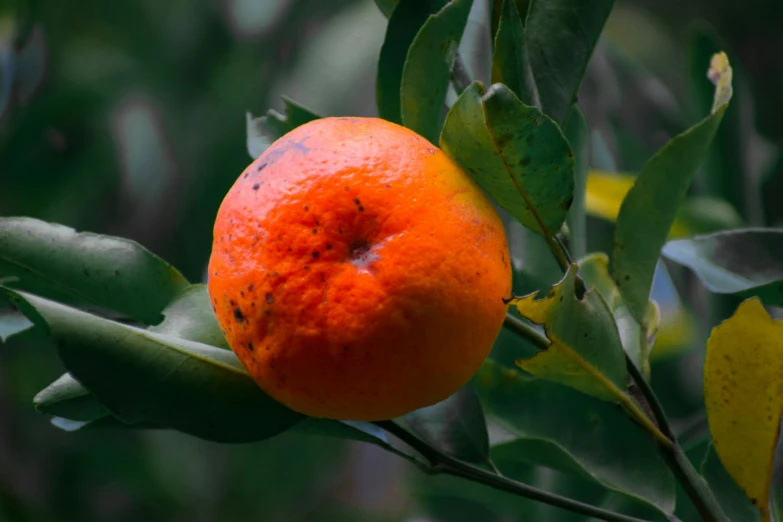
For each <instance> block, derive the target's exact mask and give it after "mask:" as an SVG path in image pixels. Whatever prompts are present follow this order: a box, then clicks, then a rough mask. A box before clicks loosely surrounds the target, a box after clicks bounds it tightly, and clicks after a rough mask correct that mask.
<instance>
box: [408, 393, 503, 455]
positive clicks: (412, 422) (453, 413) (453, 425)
mask: <svg viewBox="0 0 783 522" xmlns="http://www.w3.org/2000/svg"><path fill="white" fill-rule="evenodd" d="M404 419H405V422H406V423H407V424H408V425H409V426H410V427H411V429H412V431H413V432H414V433H416V434H417V435H418V436H419V437H421V438H422V439H423V440H424V441H426V442H428V443H429V444H430V445H431V446H434V447H435V448H437V449H439V450H440V451H442V452H444V453H446V454H448V455H451V456H453V457H456V458H458V459H461V460H467V461H469V462H476V463H479V464H486V463H487V462H488V459H489V438H488V436H487V423H486V421H485V420H484V412H483V410H482V409H481V403H480V402H479V400H478V397H477V396H476V393H475V392H474V391H473V388H472V387H471V386H470V385H465V386H463V387H462V388H460V389H459V390H458V391H457V392H456V393H454V394H453V395H451V397H449V398H448V399H446V400H444V401H441V402H439V403H437V404H435V405H433V406H428V407H427V408H421V409H419V410H416V411H413V412H411V413H409V414H407V415H405V417H404Z"/></svg>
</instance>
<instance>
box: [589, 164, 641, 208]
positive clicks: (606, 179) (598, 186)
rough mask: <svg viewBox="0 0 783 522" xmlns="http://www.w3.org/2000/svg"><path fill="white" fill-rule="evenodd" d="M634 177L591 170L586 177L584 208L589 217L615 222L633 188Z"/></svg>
mask: <svg viewBox="0 0 783 522" xmlns="http://www.w3.org/2000/svg"><path fill="white" fill-rule="evenodd" d="M635 179H636V176H633V175H631V174H621V173H619V172H605V171H602V170H591V171H590V173H589V174H588V175H587V194H586V196H585V208H586V209H587V213H588V214H590V215H591V216H595V217H599V218H601V219H606V220H607V221H616V220H617V214H619V213H620V205H622V203H623V199H625V195H626V194H628V191H629V190H631V187H633V182H634V180H635Z"/></svg>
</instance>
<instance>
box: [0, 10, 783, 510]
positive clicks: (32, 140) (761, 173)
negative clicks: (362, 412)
mask: <svg viewBox="0 0 783 522" xmlns="http://www.w3.org/2000/svg"><path fill="white" fill-rule="evenodd" d="M488 3H489V2H488V1H487V0H476V1H475V8H474V11H473V13H472V14H471V18H470V22H469V25H468V28H467V32H466V36H465V41H464V42H463V47H462V52H463V54H464V56H465V57H466V60H467V62H468V64H469V65H470V67H471V69H472V72H473V75H474V77H476V78H478V79H482V80H484V81H487V80H488V76H489V63H488V61H487V59H486V56H487V50H488V49H489V39H488V38H489V37H488V26H489V25H488V22H487V19H488V16H487V13H488V8H487V4H488ZM780 27H783V2H780V0H746V1H744V2H735V1H731V0H633V1H632V0H627V1H622V0H618V2H617V6H616V8H615V11H614V12H613V14H612V17H611V19H610V21H609V23H608V24H607V28H606V31H605V35H604V37H603V38H602V40H601V42H600V44H599V46H598V48H597V50H596V53H595V56H594V58H593V60H592V62H591V65H590V68H589V70H588V74H587V77H586V79H585V82H584V84H583V89H582V92H581V93H580V105H581V107H582V108H583V110H584V111H585V113H586V115H587V119H588V123H589V124H590V126H591V129H592V157H591V164H592V166H594V167H596V168H601V169H607V170H620V171H627V172H633V171H636V170H638V169H639V168H640V167H641V166H642V165H643V164H644V162H645V161H646V159H647V158H648V157H649V156H650V155H651V154H652V153H653V152H654V151H655V150H657V148H659V147H660V146H661V145H662V144H663V143H665V142H666V140H667V139H668V138H669V137H671V136H672V135H674V134H676V133H677V132H679V131H681V130H683V129H684V128H686V127H687V125H689V124H691V123H693V122H694V121H696V120H697V119H698V118H699V117H701V116H703V115H704V114H705V113H706V110H707V109H705V108H704V106H703V104H702V103H700V102H699V97H698V96H696V95H695V94H694V91H698V90H699V88H700V86H701V88H703V85H702V83H699V82H706V80H704V78H703V74H704V71H705V70H706V63H699V64H698V67H697V68H696V69H694V66H693V60H694V57H695V56H699V49H700V47H699V42H703V41H705V39H706V40H709V41H713V40H714V38H713V35H719V38H720V39H721V40H722V41H723V42H725V48H726V49H727V50H728V51H729V54H730V56H731V57H732V61H733V65H734V66H735V70H736V72H737V82H736V84H737V87H736V97H735V101H734V102H733V104H732V107H733V108H732V111H733V112H732V113H731V115H730V118H733V119H731V120H730V119H729V118H728V117H727V122H724V127H727V124H728V128H729V129H730V130H727V131H725V132H723V133H722V134H721V138H720V139H721V141H720V146H719V147H718V148H717V149H716V150H714V151H713V156H712V157H711V159H710V162H708V164H707V167H706V170H707V171H708V172H711V171H710V169H713V170H714V171H716V172H717V171H721V172H726V171H728V172H729V175H728V176H724V177H723V178H720V179H722V180H723V181H722V182H720V183H713V182H710V181H709V180H710V179H716V178H715V177H712V178H707V177H706V176H705V177H703V178H702V179H701V181H700V182H699V183H697V185H696V188H695V191H697V192H699V193H702V194H706V195H711V196H713V197H716V198H719V199H722V200H724V201H725V203H727V204H728V205H729V206H728V207H725V206H724V207H721V208H719V209H717V210H714V209H713V210H714V212H717V213H718V214H721V213H723V214H725V215H723V216H722V217H723V218H725V219H726V220H728V221H732V222H734V221H736V222H743V223H748V224H761V223H764V222H766V223H768V224H776V223H779V222H780V220H781V218H782V217H783V205H781V204H780V203H779V202H778V199H779V198H780V196H783V190H782V189H783V154H781V153H780V148H779V145H780V144H781V142H783V31H781V30H780ZM384 31H385V18H384V17H383V15H382V14H381V13H380V11H379V10H378V9H377V7H376V6H375V4H374V2H373V1H372V0H327V1H324V0H200V1H193V0H168V1H166V2H161V1H159V0H113V1H111V2H106V1H102V0H79V1H75V0H74V1H54V0H49V1H47V0H41V1H38V2H34V1H18V0H17V1H14V0H0V215H2V216H9V215H27V216H34V217H37V218H40V219H44V220H48V221H56V222H60V223H64V224H66V225H69V226H72V227H75V228H77V229H80V230H90V231H95V232H100V233H106V234H114V235H120V236H125V237H130V238H133V239H135V240H137V241H139V242H140V243H142V244H143V245H145V246H146V247H148V248H150V249H151V250H153V251H154V252H155V253H157V254H159V255H161V256H162V257H164V258H165V259H167V260H169V261H170V262H171V263H173V264H174V265H175V266H176V267H178V268H179V269H180V270H181V271H182V272H183V273H184V274H185V276H186V277H188V278H189V279H190V280H191V281H194V282H196V281H200V280H202V278H203V274H204V269H205V265H206V262H207V259H208V256H209V249H210V245H211V225H212V222H213V219H214V216H215V213H216V211H217V208H218V205H219V204H220V201H221V199H222V197H223V195H224V194H225V193H226V191H227V190H228V188H229V187H230V186H231V184H232V183H233V181H234V180H235V178H236V177H237V176H238V174H239V173H240V172H241V171H242V170H243V168H244V167H245V166H246V165H247V164H248V163H249V162H250V157H249V155H248V152H247V149H246V145H245V115H246V113H247V112H250V113H252V114H253V115H261V114H263V113H265V112H266V110H267V109H269V108H275V109H278V110H279V109H281V108H282V103H281V101H280V98H279V97H280V95H287V96H289V97H291V98H293V99H294V100H296V101H298V102H300V103H302V104H304V105H306V106H307V107H309V108H311V109H313V110H314V111H316V112H318V113H320V114H322V115H363V116H371V115H375V114H376V110H375V106H374V82H375V67H376V61H377V56H378V53H379V50H380V47H381V43H382V41H383V35H384ZM707 85H708V84H707ZM710 165H712V166H710ZM726 208H728V210H726ZM727 216H728V217H727ZM719 217H720V216H719ZM589 225H590V233H591V235H590V241H589V247H590V249H591V250H592V249H606V248H607V245H610V244H611V243H610V241H611V235H610V234H611V224H609V223H606V222H603V221H600V220H597V219H592V220H591V221H590V224H589ZM509 234H510V235H511V236H512V237H511V240H512V250H513V252H512V253H513V254H514V256H515V259H514V261H515V267H516V268H517V270H518V272H519V274H528V275H529V277H528V278H526V276H524V277H520V278H518V279H517V281H516V283H515V286H516V288H517V290H519V291H524V290H534V289H536V288H538V287H542V286H545V285H547V284H551V282H552V279H553V278H556V277H557V271H556V269H555V270H554V271H553V269H552V267H551V266H550V265H548V264H547V261H544V260H540V259H537V258H536V256H532V255H530V252H535V245H533V244H529V237H527V236H526V235H525V234H524V233H522V231H521V230H519V229H518V228H516V227H510V228H509ZM553 272H554V274H553ZM672 277H673V279H674V281H675V282H676V283H677V288H678V289H679V293H680V296H681V297H682V298H683V299H684V300H685V302H687V303H689V304H687V305H681V303H680V300H679V299H678V297H677V296H676V294H674V293H673V287H672V286H671V285H670V284H668V285H667V284H664V283H666V278H663V279H661V278H659V283H660V281H664V283H660V284H658V290H657V291H658V292H659V298H660V299H662V300H666V299H668V300H667V301H666V302H667V303H674V304H672V309H674V312H672V317H673V319H671V321H673V323H670V325H669V326H671V329H670V332H674V333H671V335H670V337H671V338H670V339H664V340H662V341H661V342H662V343H663V344H665V345H666V349H665V353H663V351H664V350H663V349H662V352H661V353H662V355H661V356H660V357H658V358H657V360H656V362H655V364H654V367H653V378H654V383H655V386H656V388H657V389H658V390H659V391H660V392H661V393H662V395H663V398H664V400H665V403H666V407H667V410H668V411H669V412H670V413H671V414H672V416H673V417H675V418H676V419H677V420H678V422H679V426H681V427H682V429H683V430H691V431H694V432H698V430H699V427H700V426H703V422H701V424H700V419H702V420H703V418H702V417H701V416H700V414H699V413H698V411H697V408H698V404H699V400H700V396H699V394H700V391H699V390H700V384H699V382H700V381H699V372H700V364H701V353H702V350H703V340H704V335H705V333H706V332H707V331H708V328H709V327H710V326H711V325H714V324H715V322H716V321H717V320H719V319H720V318H722V317H724V316H725V315H726V313H728V312H727V310H728V311H730V310H731V309H732V307H733V303H731V302H730V301H729V302H726V301H725V300H707V299H705V297H704V295H703V293H702V292H700V291H699V288H697V287H696V286H695V285H693V284H692V283H691V282H690V281H689V280H688V278H687V277H686V276H684V275H682V274H679V275H678V273H677V272H676V271H674V272H673V273H672ZM667 296H668V297H667ZM665 308H666V307H665ZM664 312H666V309H665V310H664ZM694 317H698V319H694ZM677 321H680V322H681V323H682V324H680V323H678V322H677ZM674 323H677V324H674ZM672 324H674V326H672ZM683 325H685V326H683ZM677 328H682V329H681V330H677ZM0 337H2V332H0ZM504 343H505V344H504ZM508 343H509V340H508V339H507V338H506V337H505V334H504V335H501V338H500V340H499V346H498V351H499V352H502V353H503V354H505V355H508V354H511V356H513V346H509V345H508ZM657 349H658V348H656V350H657ZM62 371H63V368H62V366H61V364H60V363H59V361H58V360H57V358H56V356H55V354H54V351H53V350H52V349H51V347H50V346H49V345H48V344H47V343H46V342H45V341H43V340H35V339H25V342H10V343H7V344H5V345H0V522H37V521H41V522H44V521H63V522H66V521H67V522H70V521H79V522H105V521H113V522H125V521H128V522H130V521H137V520H145V521H149V522H156V521H174V522H176V521H188V522H200V521H221V522H233V521H236V522H248V521H268V522H276V521H280V522H283V521H285V522H298V521H302V522H304V521H312V522H327V521H349V522H350V521H352V520H357V521H364V520H370V521H389V522H392V521H406V522H414V521H415V522H426V521H457V522H459V521H463V520H464V521H466V522H467V521H471V522H473V521H488V522H493V521H497V522H501V521H503V522H506V521H514V520H533V519H534V520H537V521H546V520H553V521H554V520H557V521H560V520H571V518H569V516H564V515H563V513H562V512H559V511H557V510H554V509H550V508H548V507H546V506H541V507H540V510H539V511H538V512H537V515H536V516H535V517H534V518H529V515H526V516H525V517H524V518H522V517H520V516H518V515H516V514H515V513H518V512H519V511H518V510H517V509H516V507H517V506H518V505H519V502H520V501H518V500H516V499H512V498H511V497H508V496H506V495H503V494H499V493H495V492H491V491H489V490H486V489H484V488H482V487H480V486H468V487H463V486H461V485H460V484H458V483H457V482H456V481H454V480H451V479H443V478H432V477H426V476H423V475H421V474H419V473H418V471H417V470H415V469H414V468H413V467H412V466H410V465H408V464H407V463H403V462H401V461H398V460H395V458H394V457H391V456H388V455H387V454H384V453H382V452H381V451H380V450H377V449H375V448H374V447H370V446H363V445H360V444H358V443H346V442H344V441H338V440H333V439H327V438H319V437H308V436H304V435H301V434H296V433H290V434H289V433H287V434H283V435H280V436H278V437H276V438H274V439H272V440H269V441H265V442H263V443H255V444H248V445H239V446H229V445H219V444H214V443H207V442H203V441H200V440H197V439H194V438H192V437H189V436H186V435H181V434H178V433H173V432H165V431H122V432H120V431H85V432H78V433H67V432H64V431H61V430H59V429H57V428H55V427H53V426H52V425H51V424H50V423H49V421H48V419H47V418H46V417H44V416H42V415H40V414H38V413H36V412H35V411H34V409H33V407H32V403H31V400H32V397H33V396H34V395H35V394H36V393H37V392H38V391H39V390H40V389H42V388H43V387H45V386H46V385H47V384H48V383H49V382H51V381H52V380H53V379H55V378H56V377H58V376H59V375H60V374H61V373H62ZM520 407H524V402H523V401H521V402H520ZM526 473H527V474H528V478H529V480H530V482H535V483H538V484H540V485H542V486H543V487H550V488H554V489H564V488H565V489H567V488H572V489H573V488H576V489H577V490H578V491H581V492H583V493H585V494H586V492H590V491H592V490H591V488H593V486H590V485H589V484H587V483H582V482H579V481H576V483H575V484H576V485H574V480H575V479H571V478H567V477H563V476H560V475H559V474H557V473H555V472H552V471H549V470H545V469H529V470H526Z"/></svg>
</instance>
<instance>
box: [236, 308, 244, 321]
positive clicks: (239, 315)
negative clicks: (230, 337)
mask: <svg viewBox="0 0 783 522" xmlns="http://www.w3.org/2000/svg"><path fill="white" fill-rule="evenodd" d="M234 318H235V319H236V320H237V321H239V322H240V323H244V322H245V321H246V319H245V315H244V314H243V313H242V310H240V309H239V308H238V307H237V308H234Z"/></svg>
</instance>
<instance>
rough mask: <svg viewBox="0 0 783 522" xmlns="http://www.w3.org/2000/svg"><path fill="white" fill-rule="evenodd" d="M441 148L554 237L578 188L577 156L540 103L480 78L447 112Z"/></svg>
mask: <svg viewBox="0 0 783 522" xmlns="http://www.w3.org/2000/svg"><path fill="white" fill-rule="evenodd" d="M440 146H441V148H442V149H443V150H444V151H445V152H446V153H447V154H448V155H449V156H451V157H452V158H454V159H455V160H456V161H457V162H458V163H459V164H460V165H462V167H463V168H464V169H465V170H466V171H467V172H469V173H470V175H471V176H472V177H473V179H475V180H476V182H477V183H478V184H479V185H481V187H482V188H484V190H486V191H487V192H488V193H489V194H490V195H491V196H492V197H493V198H494V199H495V201H496V202H497V203H498V204H499V205H500V206H501V207H503V208H505V209H506V210H508V211H509V213H510V214H511V215H512V216H514V218H516V219H517V220H518V221H519V222H520V223H522V224H523V225H525V226H526V227H528V228H530V229H531V230H533V231H534V232H537V233H539V234H541V235H543V236H544V237H546V238H551V237H552V236H553V235H554V234H556V233H557V232H559V231H560V226H561V225H562V224H563V222H564V221H565V218H566V214H567V213H568V209H569V207H570V206H571V201H572V199H573V194H574V158H573V154H572V153H571V149H570V148H569V146H568V142H567V141H566V139H565V137H564V136H563V134H562V133H561V132H560V129H559V128H558V127H557V125H556V124H555V122H553V121H552V120H551V119H549V118H548V117H546V116H544V115H543V114H541V111H539V110H538V109H537V108H535V107H529V106H527V105H525V104H524V103H522V102H521V101H519V98H517V97H516V96H515V95H514V93H513V92H511V90H510V89H509V88H508V87H506V86H505V85H502V84H496V85H493V86H492V87H490V88H489V90H487V91H486V92H485V89H484V86H483V85H481V84H480V83H478V82H474V83H473V84H472V85H471V86H470V87H469V88H468V89H466V90H465V92H463V93H462V95H461V96H460V97H459V99H458V100H457V101H456V103H455V104H454V106H453V107H452V108H451V110H450V111H449V114H448V116H447V117H446V123H445V124H444V125H443V132H442V134H441V137H440Z"/></svg>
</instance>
